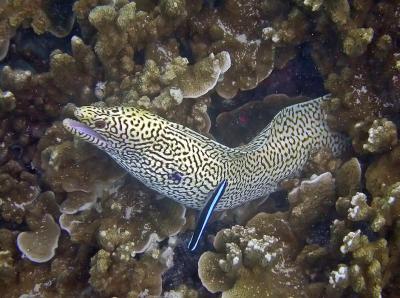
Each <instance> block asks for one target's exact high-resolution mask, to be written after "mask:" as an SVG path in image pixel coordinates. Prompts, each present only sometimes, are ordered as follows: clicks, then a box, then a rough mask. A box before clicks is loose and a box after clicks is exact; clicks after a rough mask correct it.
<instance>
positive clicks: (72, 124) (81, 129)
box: [63, 118, 108, 146]
mask: <svg viewBox="0 0 400 298" xmlns="http://www.w3.org/2000/svg"><path fill="white" fill-rule="evenodd" d="M63 125H64V127H65V128H66V129H67V130H68V131H69V132H71V133H72V134H73V135H76V136H78V137H80V138H82V139H84V140H85V141H88V142H90V143H92V144H95V145H97V146H105V145H107V143H108V142H107V140H106V138H105V137H103V136H102V135H101V134H99V133H98V132H97V131H95V130H94V129H93V128H91V127H89V126H87V125H86V124H84V123H82V122H79V121H76V120H73V119H69V118H67V119H64V120H63Z"/></svg>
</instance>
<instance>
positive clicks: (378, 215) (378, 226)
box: [347, 183, 400, 232]
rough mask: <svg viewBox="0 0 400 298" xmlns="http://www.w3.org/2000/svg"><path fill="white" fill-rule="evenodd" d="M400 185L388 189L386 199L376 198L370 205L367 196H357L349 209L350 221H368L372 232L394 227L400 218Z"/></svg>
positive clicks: (358, 194)
mask: <svg viewBox="0 0 400 298" xmlns="http://www.w3.org/2000/svg"><path fill="white" fill-rule="evenodd" d="M399 195H400V184H399V183H396V184H394V185H392V186H390V187H389V188H388V191H387V194H386V195H385V196H384V197H374V198H373V199H372V202H371V203H370V205H368V203H367V196H366V195H365V194H363V193H357V194H355V195H354V196H353V197H352V199H351V201H350V204H351V207H350V208H349V209H348V215H347V216H348V219H349V220H351V221H368V222H370V224H371V230H372V231H374V232H379V231H381V230H382V229H383V228H384V227H385V226H389V227H390V226H392V225H393V223H394V222H395V221H396V220H397V219H398V218H399V216H400V213H399V210H400V205H399Z"/></svg>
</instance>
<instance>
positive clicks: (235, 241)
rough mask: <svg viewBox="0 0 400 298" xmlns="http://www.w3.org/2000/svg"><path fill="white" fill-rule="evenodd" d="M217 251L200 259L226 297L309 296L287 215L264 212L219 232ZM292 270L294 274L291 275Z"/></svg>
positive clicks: (210, 285)
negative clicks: (295, 258) (297, 258)
mask: <svg viewBox="0 0 400 298" xmlns="http://www.w3.org/2000/svg"><path fill="white" fill-rule="evenodd" d="M214 246H215V248H216V251H217V252H216V253H214V252H206V253H204V254H203V255H202V256H201V258H200V260H199V276H200V279H201V280H202V282H203V284H204V285H205V286H206V287H207V289H208V290H209V291H211V292H219V291H223V295H222V297H258V296H260V295H262V296H263V297H283V296H286V295H288V296H291V295H301V296H302V297H306V289H305V287H306V284H307V283H306V280H305V277H304V275H303V274H302V271H301V269H300V268H296V265H295V263H294V262H293V260H294V256H295V254H296V246H297V244H296V238H295V237H294V235H293V233H292V231H291V229H290V226H289V224H288V222H287V221H286V219H285V216H284V215H283V214H279V213H275V214H267V213H260V214H258V215H256V216H255V217H254V218H253V219H251V220H250V221H249V222H248V223H247V225H246V226H245V227H242V226H234V227H232V228H231V229H225V230H221V231H219V232H218V233H217V235H216V237H215V240H214ZM289 272H290V274H288V273H289Z"/></svg>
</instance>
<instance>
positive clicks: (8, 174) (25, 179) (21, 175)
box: [0, 160, 40, 224]
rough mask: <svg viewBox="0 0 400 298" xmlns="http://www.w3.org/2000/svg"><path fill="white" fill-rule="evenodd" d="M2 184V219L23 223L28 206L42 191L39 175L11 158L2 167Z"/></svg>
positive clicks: (0, 173)
mask: <svg viewBox="0 0 400 298" xmlns="http://www.w3.org/2000/svg"><path fill="white" fill-rule="evenodd" d="M0 185H1V188H0V215H1V219H2V220H4V221H8V222H15V223H19V224H20V223H22V222H23V220H24V217H25V214H26V211H27V209H28V208H27V207H29V204H30V203H32V202H33V200H35V199H36V198H37V197H38V195H39V193H40V187H39V185H38V181H37V177H35V176H34V175H32V174H31V173H29V172H27V171H24V169H23V168H22V166H21V165H20V164H19V163H17V162H16V161H14V160H10V161H9V162H7V163H6V164H4V165H3V166H1V167H0Z"/></svg>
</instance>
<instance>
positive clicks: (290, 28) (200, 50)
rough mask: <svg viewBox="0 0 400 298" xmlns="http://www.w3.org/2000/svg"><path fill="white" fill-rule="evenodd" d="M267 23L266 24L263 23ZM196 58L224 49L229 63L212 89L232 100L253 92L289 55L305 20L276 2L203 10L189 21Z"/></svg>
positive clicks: (240, 3) (302, 32)
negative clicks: (227, 68)
mask: <svg viewBox="0 0 400 298" xmlns="http://www.w3.org/2000/svg"><path fill="white" fill-rule="evenodd" d="M264 19H267V20H268V22H264V21H263V20H264ZM190 29H191V32H193V34H194V37H193V40H192V41H191V47H192V50H193V52H194V54H195V55H196V57H202V56H204V53H205V52H206V53H207V50H208V51H211V52H220V51H224V50H225V51H228V52H229V54H230V55H231V59H232V61H233V63H232V67H231V69H230V70H228V71H227V72H226V74H225V75H224V78H223V80H222V81H221V82H220V83H218V84H217V86H216V91H217V92H218V94H219V95H220V96H222V97H224V98H232V97H234V96H235V95H236V93H237V92H238V91H239V90H249V89H253V88H255V87H256V86H257V85H258V84H259V83H260V82H261V81H262V80H263V79H265V78H266V77H268V76H269V74H270V73H271V72H272V70H273V69H274V67H275V66H276V67H282V66H283V65H284V64H285V63H286V62H287V61H288V60H289V59H290V58H291V57H293V47H294V46H296V45H298V44H299V43H301V41H302V40H303V39H304V35H305V32H306V31H307V22H306V20H305V17H304V15H303V14H302V13H301V11H300V10H298V9H296V8H293V7H290V5H286V4H283V3H281V2H278V1H272V2H269V3H268V4H263V3H262V1H258V0H254V1H238V0H235V1H234V0H231V1H226V2H224V3H223V5H221V6H219V7H216V8H214V7H210V8H209V9H203V10H202V11H201V13H200V14H198V15H197V16H196V17H195V18H194V19H193V21H191V23H190Z"/></svg>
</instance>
